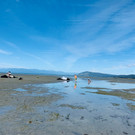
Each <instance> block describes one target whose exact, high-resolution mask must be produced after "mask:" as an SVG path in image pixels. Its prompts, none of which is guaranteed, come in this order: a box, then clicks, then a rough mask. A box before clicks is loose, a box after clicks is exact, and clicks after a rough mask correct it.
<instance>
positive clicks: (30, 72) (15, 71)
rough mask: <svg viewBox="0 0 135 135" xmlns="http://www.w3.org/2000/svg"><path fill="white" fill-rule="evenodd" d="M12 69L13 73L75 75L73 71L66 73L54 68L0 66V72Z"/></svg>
mask: <svg viewBox="0 0 135 135" xmlns="http://www.w3.org/2000/svg"><path fill="white" fill-rule="evenodd" d="M8 71H11V72H12V74H14V73H15V74H40V75H73V73H66V72H61V71H52V70H39V69H24V68H0V73H7V72H8Z"/></svg>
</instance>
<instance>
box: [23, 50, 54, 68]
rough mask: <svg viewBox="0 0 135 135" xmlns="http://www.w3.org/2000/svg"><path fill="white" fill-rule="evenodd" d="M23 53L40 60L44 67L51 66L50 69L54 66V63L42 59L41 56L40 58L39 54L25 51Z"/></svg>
mask: <svg viewBox="0 0 135 135" xmlns="http://www.w3.org/2000/svg"><path fill="white" fill-rule="evenodd" d="M25 55H27V56H30V57H32V58H34V59H35V60H38V61H40V62H42V63H43V64H45V67H46V68H47V67H50V68H52V69H53V68H54V65H53V64H51V63H50V62H49V61H47V60H45V59H43V58H41V57H39V56H36V55H33V54H30V53H26V52H25ZM41 65H42V64H41Z"/></svg>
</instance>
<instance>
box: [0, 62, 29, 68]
mask: <svg viewBox="0 0 135 135" xmlns="http://www.w3.org/2000/svg"><path fill="white" fill-rule="evenodd" d="M0 68H27V67H21V66H17V65H13V64H7V63H1V64H0Z"/></svg>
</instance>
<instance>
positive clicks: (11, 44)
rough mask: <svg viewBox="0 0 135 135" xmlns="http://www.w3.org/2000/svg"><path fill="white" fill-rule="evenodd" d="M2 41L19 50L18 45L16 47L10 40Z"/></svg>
mask: <svg viewBox="0 0 135 135" xmlns="http://www.w3.org/2000/svg"><path fill="white" fill-rule="evenodd" d="M3 43H5V44H6V45H9V46H11V47H12V48H14V49H17V50H20V49H19V47H18V46H17V45H16V44H14V43H12V42H9V41H6V40H3Z"/></svg>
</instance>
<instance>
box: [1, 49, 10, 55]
mask: <svg viewBox="0 0 135 135" xmlns="http://www.w3.org/2000/svg"><path fill="white" fill-rule="evenodd" d="M0 54H5V55H11V54H12V53H11V52H8V51H4V50H1V49H0Z"/></svg>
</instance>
